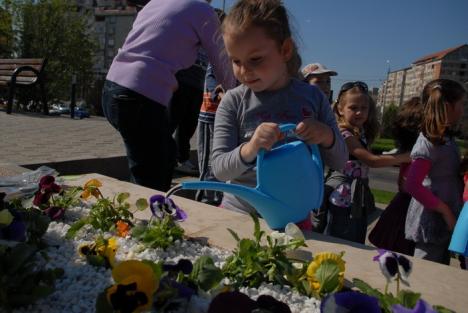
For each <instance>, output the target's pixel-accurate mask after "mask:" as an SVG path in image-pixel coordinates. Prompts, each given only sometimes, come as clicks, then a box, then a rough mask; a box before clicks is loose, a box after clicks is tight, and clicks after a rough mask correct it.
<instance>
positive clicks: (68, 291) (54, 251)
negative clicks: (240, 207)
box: [13, 207, 320, 313]
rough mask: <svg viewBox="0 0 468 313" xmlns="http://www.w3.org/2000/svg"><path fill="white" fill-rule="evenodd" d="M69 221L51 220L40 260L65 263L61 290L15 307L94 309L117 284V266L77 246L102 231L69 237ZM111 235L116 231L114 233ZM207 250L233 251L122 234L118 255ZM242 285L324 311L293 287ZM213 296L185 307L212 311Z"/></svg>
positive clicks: (218, 259) (72, 216)
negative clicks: (100, 263)
mask: <svg viewBox="0 0 468 313" xmlns="http://www.w3.org/2000/svg"><path fill="white" fill-rule="evenodd" d="M87 210H88V209H87V208H86V207H79V208H74V209H71V210H68V211H67V212H66V216H65V222H66V223H71V222H72V221H73V220H76V219H77V218H78V217H79V216H80V215H82V214H84V213H86V211H87ZM66 223H57V222H51V223H50V225H49V228H48V230H47V233H46V235H45V236H44V239H45V240H46V241H47V243H48V244H49V245H50V246H49V247H48V248H47V250H46V252H47V256H48V260H47V261H46V260H44V259H42V260H38V263H39V264H42V265H43V266H45V267H46V268H56V267H60V268H62V269H63V270H64V272H65V274H64V276H63V277H62V278H61V279H59V280H57V281H56V291H55V292H54V293H53V294H51V295H50V296H48V297H47V298H43V299H40V300H39V301H37V302H36V303H35V304H34V305H31V306H28V307H24V308H21V309H17V310H14V311H13V312H14V313H23V312H38V313H39V312H44V313H56V312H57V313H58V312H60V313H62V312H72V313H79V312H94V307H95V301H96V296H97V295H98V294H99V293H100V292H102V291H103V290H104V289H105V288H106V287H107V286H109V285H111V284H112V276H111V270H109V269H105V268H99V267H95V266H91V265H88V264H87V263H86V261H85V259H83V258H81V257H80V256H79V255H78V252H77V248H78V246H79V245H80V244H82V243H84V242H89V241H93V239H94V237H95V235H96V234H97V232H96V231H95V230H94V229H92V228H90V227H86V228H84V229H82V230H81V231H80V232H78V234H77V236H76V238H75V240H74V241H71V240H67V239H65V234H66V232H67V230H68V229H69V228H70V225H68V224H66ZM107 235H109V236H110V234H107ZM202 255H208V256H210V257H212V258H213V261H214V262H215V264H216V265H217V266H219V267H221V266H222V265H223V264H224V262H225V260H226V258H227V257H228V256H229V255H230V252H229V251H225V250H221V249H217V248H212V247H208V246H205V245H202V244H200V243H197V242H193V241H188V240H184V241H181V242H180V241H177V242H176V243H175V244H174V245H173V246H171V247H169V248H168V249H167V250H166V251H164V250H162V249H146V248H145V247H144V246H142V245H141V244H139V243H138V242H137V241H136V240H134V239H132V238H118V250H117V255H116V259H117V260H126V259H141V260H142V259H147V260H153V261H161V260H163V261H164V262H166V263H177V261H178V260H179V259H182V258H184V259H189V260H191V261H195V260H196V259H197V258H198V257H199V256H202ZM240 291H241V292H243V293H245V294H247V295H249V296H250V297H251V298H253V299H257V298H258V297H259V296H260V295H263V294H264V295H271V296H273V297H274V298H275V299H277V300H280V301H283V302H285V303H287V304H288V305H289V307H290V308H291V311H292V312H297V313H299V312H311V313H313V312H320V301H318V300H316V299H314V298H308V297H305V296H302V295H300V294H298V293H297V292H295V291H292V290H291V288H289V287H281V286H277V285H272V284H263V285H261V286H260V288H258V289H256V288H241V290H240ZM204 297H207V296H206V295H204ZM209 301H210V299H209V298H208V299H207V298H202V297H192V301H191V302H190V305H189V309H188V310H187V311H184V312H192V313H195V312H197V313H198V312H199V313H202V312H206V310H207V307H208V305H209Z"/></svg>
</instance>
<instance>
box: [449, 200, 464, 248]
mask: <svg viewBox="0 0 468 313" xmlns="http://www.w3.org/2000/svg"><path fill="white" fill-rule="evenodd" d="M449 250H450V251H453V252H456V253H459V254H462V255H464V256H468V202H465V205H464V206H463V209H462V211H461V213H460V216H459V217H458V220H457V224H455V229H454V230H453V235H452V240H451V241H450V246H449Z"/></svg>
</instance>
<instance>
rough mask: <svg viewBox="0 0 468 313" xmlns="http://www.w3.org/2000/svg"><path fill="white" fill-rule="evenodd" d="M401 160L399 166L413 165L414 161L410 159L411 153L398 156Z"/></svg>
mask: <svg viewBox="0 0 468 313" xmlns="http://www.w3.org/2000/svg"><path fill="white" fill-rule="evenodd" d="M396 156H397V157H398V159H399V164H401V163H411V161H412V159H411V157H410V152H406V153H400V154H397V155H396Z"/></svg>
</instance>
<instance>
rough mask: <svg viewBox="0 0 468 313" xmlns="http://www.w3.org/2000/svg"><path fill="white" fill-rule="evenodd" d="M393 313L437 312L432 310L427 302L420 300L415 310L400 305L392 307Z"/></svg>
mask: <svg viewBox="0 0 468 313" xmlns="http://www.w3.org/2000/svg"><path fill="white" fill-rule="evenodd" d="M392 312H393V313H436V312H437V311H436V310H434V309H433V308H432V306H431V305H429V304H428V303H427V302H426V301H424V300H422V299H419V300H418V302H417V303H416V305H415V306H414V308H412V309H409V308H405V307H404V306H402V305H400V304H395V305H393V306H392Z"/></svg>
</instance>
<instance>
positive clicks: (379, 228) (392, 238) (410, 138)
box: [369, 97, 422, 255]
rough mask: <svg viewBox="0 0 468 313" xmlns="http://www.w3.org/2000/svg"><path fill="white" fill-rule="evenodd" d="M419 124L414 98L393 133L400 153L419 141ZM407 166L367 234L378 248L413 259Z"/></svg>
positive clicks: (417, 103)
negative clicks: (407, 230) (407, 225)
mask: <svg viewBox="0 0 468 313" xmlns="http://www.w3.org/2000/svg"><path fill="white" fill-rule="evenodd" d="M421 120H422V103H421V99H420V98H419V97H413V98H411V99H410V100H408V101H407V102H405V103H404V104H403V107H402V108H401V110H400V111H399V112H398V115H397V118H396V120H395V122H394V127H393V129H392V135H393V138H395V145H396V147H397V149H398V151H399V152H408V151H411V149H413V146H414V144H415V142H416V139H417V138H418V135H419V131H420V128H421V127H420V125H421ZM409 165H410V163H402V164H401V165H400V173H399V175H398V190H399V191H398V193H397V194H396V195H395V197H394V198H393V199H392V201H391V202H390V204H389V205H388V206H387V208H386V209H385V210H384V211H383V212H382V215H381V216H380V218H379V221H378V222H377V224H376V225H375V227H374V229H372V231H371V232H370V234H369V241H370V242H371V243H372V244H373V245H375V246H376V247H378V248H381V249H387V250H392V251H395V252H399V253H404V254H407V255H413V253H414V242H413V241H411V240H407V239H405V222H406V214H407V212H408V206H409V203H410V201H411V195H410V194H408V193H407V192H406V191H405V190H404V183H405V181H406V175H407V172H408V169H409Z"/></svg>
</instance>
